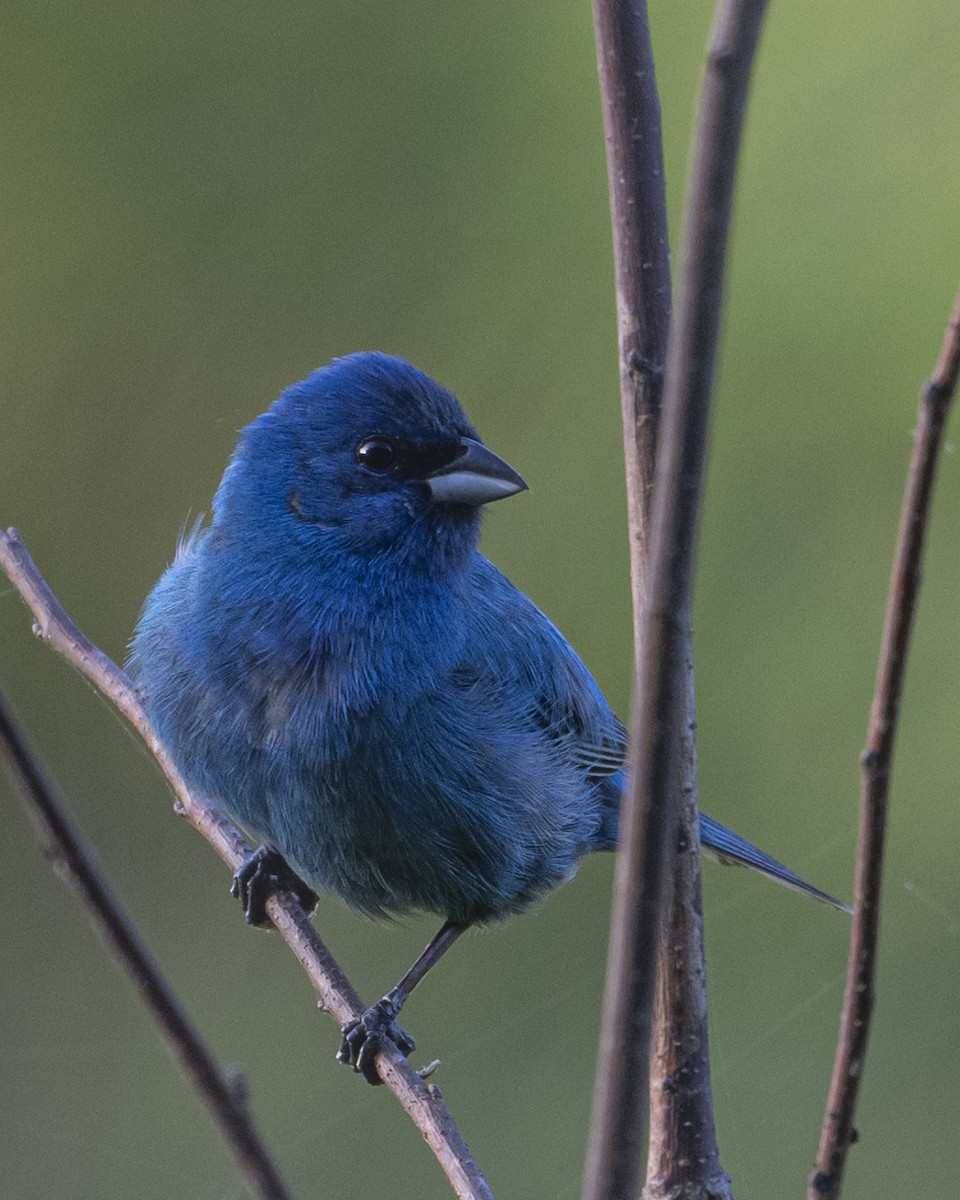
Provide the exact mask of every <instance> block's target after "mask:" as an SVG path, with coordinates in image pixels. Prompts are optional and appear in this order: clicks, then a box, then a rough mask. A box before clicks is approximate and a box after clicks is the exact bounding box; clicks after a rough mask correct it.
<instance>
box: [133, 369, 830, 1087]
mask: <svg viewBox="0 0 960 1200" xmlns="http://www.w3.org/2000/svg"><path fill="white" fill-rule="evenodd" d="M525 487H526V484H525V483H524V481H523V480H522V479H521V477H520V476H519V475H518V474H517V473H516V471H514V470H513V469H512V468H511V467H510V466H508V465H507V463H506V462H504V461H503V459H501V458H499V457H497V455H495V454H494V453H493V452H492V451H490V450H488V449H487V448H486V447H485V446H484V445H483V443H482V442H481V441H480V438H479V435H478V434H477V431H476V430H475V429H474V427H473V426H472V425H471V424H470V422H469V421H468V420H467V418H466V415H465V414H464V411H463V409H462V408H461V406H460V403H459V402H458V400H457V399H456V397H455V396H453V394H452V393H451V392H449V391H447V390H446V389H445V388H444V387H441V386H440V385H439V384H438V383H436V382H434V381H433V380H432V379H430V378H428V377H427V376H426V375H424V374H422V373H421V372H420V371H418V370H416V369H415V368H414V367H413V366H411V365H410V364H409V363H407V362H405V361H404V360H402V359H399V358H393V357H390V356H388V355H386V354H379V353H360V354H352V355H350V356H348V357H346V358H340V359H336V360H334V361H333V362H331V363H330V364H328V365H327V366H325V367H322V368H320V369H319V370H317V371H315V372H314V373H313V374H312V375H310V376H308V378H306V379H304V380H303V381H301V382H300V383H296V384H294V385H293V386H291V387H289V388H288V389H287V390H286V391H285V392H284V393H283V394H282V395H281V396H280V398H279V399H278V400H277V401H276V402H275V403H274V404H273V405H272V406H271V407H270V408H269V409H268V410H267V411H266V412H265V413H263V414H262V415H261V416H260V417H258V418H257V419H256V420H255V421H254V422H253V423H252V424H251V425H249V426H247V428H246V429H244V430H243V432H242V433H241V435H240V439H239V442H238V445H237V448H236V451H235V452H234V455H233V458H232V459H231V461H230V464H229V466H228V467H227V470H226V473H225V474H224V477H223V481H222V482H221V484H220V487H219V489H218V490H217V493H216V496H215V497H214V501H213V516H212V520H211V522H210V524H209V526H208V527H206V528H204V529H199V528H197V527H195V528H194V529H193V531H192V532H191V533H189V534H187V535H186V536H183V537H182V538H181V541H180V544H179V546H178V548H177V552H176V557H175V559H174V562H173V564H172V566H170V567H169V569H168V570H167V571H166V573H165V574H164V575H163V576H162V577H161V579H160V581H159V582H158V583H157V585H156V586H155V588H154V589H153V591H152V592H151V594H150V596H149V597H148V599H147V601H146V604H145V606H144V609H143V613H142V615H141V618H140V621H139V624H138V626H137V630H136V634H135V637H134V640H133V644H132V658H131V664H132V667H133V668H134V670H135V672H136V673H137V674H138V676H139V681H140V685H141V687H142V690H143V694H144V698H145V702H146V704H147V707H148V711H149V714H150V718H151V721H152V722H153V726H154V728H155V731H156V733H157V736H158V738H159V739H160V741H161V742H162V744H163V745H164V746H165V747H166V749H167V750H168V751H169V753H170V755H171V756H172V758H173V760H174V761H175V763H176V764H177V766H178V768H179V769H180V771H181V772H182V774H183V776H184V778H185V779H186V780H187V781H188V782H189V783H190V784H191V785H193V786H194V787H196V788H198V789H199V790H200V791H201V792H202V793H204V794H206V795H207V796H209V797H210V798H212V799H213V800H214V801H215V803H216V804H217V805H218V806H219V807H221V808H222V809H223V811H224V812H226V813H227V814H229V816H230V817H231V818H233V819H234V820H235V821H237V822H238V823H239V824H240V825H241V826H242V827H243V828H244V830H246V831H247V833H248V834H250V835H252V837H253V838H254V839H256V840H261V841H262V842H263V846H261V848H260V850H259V851H257V852H256V853H255V854H253V855H251V857H250V859H249V860H248V861H247V862H246V863H245V864H244V866H243V867H241V869H240V871H238V873H237V876H236V879H235V884H234V891H235V893H236V894H239V895H240V898H241V899H242V900H243V902H244V904H245V907H246V911H247V917H248V919H249V920H251V921H252V922H254V923H269V918H267V916H266V912H265V909H264V903H265V898H266V896H267V895H269V894H270V893H271V890H278V889H283V890H293V891H294V892H295V893H296V894H297V895H299V896H300V897H301V899H302V900H303V901H304V903H305V904H307V905H308V906H309V908H310V909H312V908H313V907H314V905H315V902H316V896H315V895H314V892H313V889H316V890H317V891H321V892H330V893H333V894H334V895H336V896H339V897H340V898H341V899H342V900H344V901H346V903H347V904H348V905H350V906H351V907H353V908H355V909H358V910H359V911H361V912H363V913H367V914H369V915H371V916H380V915H384V914H402V913H409V912H414V911H424V912H429V913H437V914H439V915H440V916H441V917H443V919H444V922H445V923H444V925H443V928H442V929H441V931H440V933H439V934H438V935H437V937H436V938H435V939H434V940H433V942H431V943H430V945H429V946H428V947H427V948H426V950H425V951H424V953H423V954H422V955H421V957H420V958H419V959H418V960H417V962H416V963H415V964H414V966H413V967H412V968H411V969H410V971H409V972H408V973H407V975H406V976H404V978H403V979H402V980H401V981H400V982H399V983H398V984H397V986H396V987H395V988H394V989H393V990H392V991H391V992H388V993H387V994H386V996H384V997H383V999H382V1000H381V1001H380V1002H379V1003H378V1004H376V1005H373V1006H372V1007H371V1008H370V1009H368V1010H367V1011H366V1012H365V1013H364V1015H363V1018H362V1019H361V1020H360V1021H359V1022H353V1023H351V1024H350V1025H347V1026H345V1027H344V1031H343V1032H344V1039H343V1044H342V1046H341V1049H340V1053H339V1055H338V1057H340V1058H341V1060H342V1061H345V1062H347V1063H348V1064H349V1065H351V1066H353V1067H354V1069H355V1070H360V1071H362V1072H363V1074H364V1075H365V1076H366V1077H367V1078H368V1079H369V1080H370V1081H371V1082H379V1077H378V1075H377V1071H376V1068H375V1064H374V1060H375V1057H376V1054H377V1051H378V1049H379V1048H380V1046H381V1044H382V1039H383V1038H384V1037H391V1038H393V1039H394V1040H395V1041H396V1042H397V1043H398V1044H399V1045H400V1046H401V1048H402V1049H404V1050H405V1051H409V1049H411V1048H412V1046H413V1040H412V1038H410V1037H409V1035H408V1034H406V1033H405V1032H404V1031H403V1030H402V1029H400V1027H399V1026H398V1025H397V1024H396V1016H397V1014H398V1013H399V1011H400V1008H401V1007H402V1005H403V1003H404V1001H405V1000H406V998H407V997H408V995H409V994H410V992H411V991H412V989H413V987H414V986H416V984H417V983H418V982H419V980H420V979H421V978H422V977H423V975H424V974H426V972H427V970H428V969H429V968H430V967H431V966H432V965H433V963H434V962H435V961H436V960H437V959H438V958H439V957H440V955H441V954H442V953H443V952H444V951H445V950H446V949H447V948H448V947H449V946H450V945H451V944H452V942H453V941H455V940H456V938H457V936H458V935H459V934H460V933H461V932H462V931H463V930H464V929H466V928H467V927H469V926H470V925H473V924H479V923H484V922H491V921H497V920H500V919H502V918H504V917H507V916H509V915H510V914H511V913H516V912H520V911H522V910H523V909H525V908H527V907H528V906H529V905H531V904H533V903H535V902H536V901H537V900H539V899H540V898H541V897H542V896H544V894H545V893H547V892H549V891H550V890H551V889H552V888H555V887H557V886H559V885H560V884H562V883H564V882H566V881H567V880H568V879H570V878H571V876H572V875H573V874H574V872H575V871H576V868H577V864H578V862H579V860H580V858H581V857H582V856H583V855H584V854H586V853H587V852H588V851H591V850H609V849H612V848H613V847H614V846H615V844H616V839H617V810H618V804H619V798H620V792H621V789H622V787H623V782H624V773H623V762H624V753H625V746H626V733H625V730H624V727H623V725H622V724H621V723H620V721H619V720H618V719H617V717H616V716H615V715H614V713H613V711H612V710H611V708H610V706H609V705H608V704H607V702H606V700H605V699H604V697H603V694H602V693H601V691H600V689H599V687H598V686H597V684H596V683H595V682H594V680H593V677H592V676H591V675H590V673H589V671H588V670H587V668H586V667H585V666H584V664H583V663H582V662H581V660H580V658H579V657H578V656H577V654H576V653H575V651H574V650H573V648H572V647H571V646H570V644H569V643H568V642H567V641H566V639H565V638H564V637H563V635H562V634H561V633H560V632H559V631H558V630H557V629H556V627H555V626H554V625H553V624H551V622H550V621H549V620H548V619H547V618H546V617H545V616H544V614H543V613H542V612H541V611H540V610H539V609H538V608H537V607H536V606H535V605H534V604H533V602H532V601H531V600H529V599H528V598H527V597H526V596H525V595H523V594H522V593H521V592H519V591H518V590H517V589H516V588H515V587H514V586H513V585H512V584H511V583H510V582H509V581H508V580H507V579H506V577H505V576H504V575H502V574H501V573H500V571H498V570H497V568H496V567H495V566H494V565H493V564H492V563H491V562H490V561H489V560H488V559H487V558H485V557H484V556H483V555H482V554H480V552H479V551H478V549H477V538H478V533H479V528H480V511H481V508H482V506H483V505H485V504H487V503H489V502H491V501H493V500H498V499H500V498H502V497H506V496H511V495H513V494H514V493H516V492H520V491H522V490H524V489H525ZM700 837H701V841H702V844H703V847H704V849H705V850H706V851H708V852H710V851H712V852H713V853H714V854H715V855H717V856H718V857H720V858H721V859H722V860H723V861H726V862H734V863H740V864H743V865H746V866H749V867H753V868H755V869H756V870H758V871H760V872H762V873H763V874H765V875H767V876H769V877H770V878H772V879H775V880H777V881H779V882H781V883H784V884H786V885H787V886H789V887H793V888H796V889H797V890H798V891H802V892H806V893H807V894H809V895H812V896H815V897H817V898H818V899H820V900H825V901H827V902H829V903H832V904H835V905H837V906H838V907H843V906H842V905H840V904H839V902H838V901H835V900H833V899H832V897H829V896H827V895H826V894H825V893H824V892H821V891H819V890H818V889H816V888H814V887H812V886H811V885H809V884H808V883H806V882H805V881H804V880H802V879H801V878H800V877H799V876H797V875H795V874H794V873H793V872H792V871H790V870H788V869H787V868H786V867H784V866H782V865H781V864H780V863H779V862H777V861H776V860H775V859H772V858H770V857H769V856H768V855H766V854H764V853H763V852H762V851H761V850H758V849H757V848H756V847H755V846H753V845H751V844H750V843H749V842H747V841H745V840H744V839H742V838H740V837H739V836H738V835H737V834H735V833H733V832H731V831H730V830H729V829H727V828H726V827H725V826H723V825H721V824H719V823H718V822H717V821H714V820H712V819H711V818H710V817H707V816H703V817H701V826H700ZM288 869H289V870H288ZM289 871H292V872H294V873H295V874H294V875H291V874H289Z"/></svg>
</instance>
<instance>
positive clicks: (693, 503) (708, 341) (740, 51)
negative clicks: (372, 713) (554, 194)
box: [584, 0, 766, 1200]
mask: <svg viewBox="0 0 960 1200" xmlns="http://www.w3.org/2000/svg"><path fill="white" fill-rule="evenodd" d="M765 9H766V3H765V0H725V2H724V3H721V5H720V6H719V8H718V13H717V17H716V20H715V25H714V33H713V36H712V41H711V47H710V54H709V59H708V64H707V73H706V78H705V81H704V87H703V92H702V95H701V102H700V115H699V121H698V128H697V135H696V141H695V146H694V159H693V167H692V172H691V180H690V187H689V192H688V200H687V220H686V253H685V258H684V267H683V272H682V279H681V289H680V296H681V299H680V305H679V308H678V309H677V310H676V311H675V313H674V318H673V323H672V324H671V331H670V340H669V348H668V355H667V365H666V379H665V391H664V397H663V418H662V425H661V430H660V444H659V446H658V448H657V455H656V477H655V484H654V491H653V508H652V519H651V525H650V530H651V532H650V545H649V562H650V569H649V578H650V584H649V595H648V597H647V600H646V604H645V607H644V609H643V614H642V621H641V626H640V629H639V631H638V634H639V636H638V643H639V656H638V659H637V681H636V687H635V693H634V703H633V717H632V727H631V737H630V745H631V751H630V760H629V770H630V776H631V783H632V789H633V792H632V795H633V796H634V797H635V801H634V802H626V803H625V805H624V811H623V813H622V817H621V831H620V847H621V850H620V854H619V856H618V861H617V871H616V881H615V895H614V918H613V927H612V931H611V945H610V959H609V966H608V975H607V990H606V995H605V1001H604V1019H603V1033H602V1038H601V1063H600V1067H599V1072H598V1077H599V1082H598V1088H597V1095H596V1100H595V1108H594V1130H593V1134H592V1141H591V1158H590V1164H589V1169H588V1174H587V1181H586V1188H585V1192H584V1195H585V1197H588V1198H589V1200H621V1198H622V1197H626V1196H632V1195H634V1194H635V1193H636V1185H637V1179H638V1175H639V1157H640V1133H639V1131H640V1127H641V1125H642V1118H643V1103H644V1095H645V1091H646V1086H647V1079H648V1072H649V1058H648V1055H649V1050H650V1028H651V1022H650V1011H651V1004H652V999H653V997H652V991H653V980H654V964H655V959H656V953H657V947H658V937H659V929H660V912H661V904H662V902H663V898H664V892H665V891H666V890H667V887H668V875H669V872H668V870H667V862H668V858H669V851H670V839H671V836H672V834H673V832H674V831H675V830H676V829H677V827H678V825H679V824H680V815H681V813H680V809H681V796H680V788H679V787H678V781H680V780H683V779H684V778H686V774H685V772H686V771H687V770H692V761H693V760H692V755H691V753H690V752H691V749H692V741H691V740H690V739H691V736H692V719H691V717H692V686H691V675H690V666H689V656H688V651H689V644H690V589H691V578H692V571H693V560H694V551H695V543H696V529H697V522H698V517H699V506H700V495H701V490H702V479H703V468H704V462H705V456H706V437H707V426H708V418H709V407H710V396H711V392H712V385H713V369H714V361H715V357H716V346H717V340H718V334H719V325H720V312H721V301H722V295H723V278H724V268H725V263H726V248H727V234H728V228H729V218H730V210H731V204H732V197H733V182H734V172H735V167H736V160H737V151H738V148H739V143H740V135H741V130H742V124H743V114H744V108H745V104H746V96H747V89H748V84H749V78H750V72H751V68H752V63H753V58H754V53H755V50H756V45H757V40H758V37H759V31H760V25H761V23H762V19H763V14H764V11H765ZM602 61H603V60H602V58H601V64H602ZM601 69H602V68H601ZM685 730H686V733H685V732H684V731H685ZM685 755H686V761H685ZM641 798H643V800H644V801H645V802H640V801H641ZM691 808H692V815H691ZM695 813H696V808H695V805H693V806H688V808H687V811H686V813H685V816H686V818H687V820H688V821H691V820H692V819H695ZM687 836H688V840H689V841H690V842H691V845H692V846H694V847H695V846H696V845H697V838H696V830H695V826H694V827H693V829H691V828H690V827H689V826H688V827H687ZM690 886H691V891H690V893H689V895H690V896H691V897H692V899H693V901H694V903H696V902H697V892H698V889H697V888H696V887H695V886H693V885H690ZM677 911H678V913H679V912H680V906H679V905H678V908H677ZM685 936H686V940H687V944H688V945H689V946H697V943H698V933H697V921H696V920H693V921H687V929H686V934H685ZM684 961H685V963H692V964H696V961H697V960H696V959H695V958H692V957H688V958H685V960H684ZM686 985H687V986H689V987H690V988H691V991H690V992H689V994H688V996H687V997H686V998H685V999H684V1004H687V1005H693V1006H695V1005H696V1003H697V998H698V997H699V996H701V995H702V993H701V992H700V991H699V989H700V987H701V985H702V981H698V979H697V973H696V970H695V969H694V970H692V971H689V972H688V977H687V981H686ZM703 1028H704V1031H705V1025H704V1027H703ZM705 1051H706V1047H705V1046H704V1053H705ZM691 1078H692V1076H691ZM699 1082H700V1083H702V1082H703V1079H702V1076H701V1077H700V1081H699ZM689 1101H690V1105H691V1108H690V1110H689V1112H688V1116H689V1115H690V1113H693V1114H695V1120H696V1125H697V1131H696V1136H695V1138H694V1139H693V1142H692V1144H696V1145H699V1146H700V1150H701V1151H703V1150H704V1149H706V1150H707V1151H708V1153H707V1155H706V1162H705V1163H704V1165H703V1167H702V1168H699V1169H698V1167H697V1166H696V1165H695V1164H693V1165H691V1168H690V1171H689V1174H687V1173H685V1172H682V1173H681V1174H682V1177H681V1179H680V1181H679V1182H680V1184H681V1185H682V1186H684V1187H685V1188H686V1190H685V1191H684V1193H683V1194H684V1195H691V1196H692V1195H727V1194H729V1183H728V1181H727V1179H726V1176H725V1175H724V1174H723V1172H722V1170H721V1169H720V1167H719V1162H718V1161H717V1160H716V1158H715V1153H714V1154H711V1153H710V1152H709V1151H710V1147H711V1145H712V1146H713V1148H714V1151H715V1140H714V1138H713V1118H712V1106H711V1101H710V1091H709V1087H705V1088H699V1089H698V1088H697V1087H694V1088H692V1089H691V1091H690V1093H689ZM688 1185H689V1186H688ZM698 1189H699V1191H698Z"/></svg>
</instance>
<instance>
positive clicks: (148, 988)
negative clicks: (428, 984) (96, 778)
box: [0, 691, 290, 1200]
mask: <svg viewBox="0 0 960 1200" xmlns="http://www.w3.org/2000/svg"><path fill="white" fill-rule="evenodd" d="M0 746H2V747H3V749H4V750H5V751H6V754H7V758H8V760H9V762H10V765H11V767H12V769H13V771H14V773H15V774H16V776H17V778H18V779H19V780H20V784H21V786H22V788H23V791H24V794H25V795H26V798H27V800H28V802H29V804H30V806H31V808H32V809H33V811H34V813H35V814H36V815H37V816H38V817H39V819H40V822H41V824H42V826H43V828H44V830H45V831H46V834H47V836H48V838H49V841H50V847H51V850H50V853H51V857H52V858H53V859H54V861H55V862H56V863H57V865H58V866H59V867H60V868H61V869H62V870H63V871H64V872H65V873H66V875H67V877H68V878H69V880H70V882H71V883H72V884H73V885H74V887H75V888H76V889H77V891H78V893H79V894H80V897H81V899H82V900H83V902H84V904H85V905H86V907H87V910H88V911H89V912H90V914H91V915H92V916H93V918H94V920H95V921H96V923H97V925H99V927H100V929H101V931H102V932H103V935H104V937H105V938H106V939H107V941H108V942H109V944H110V947H111V949H112V950H113V952H114V954H115V955H116V956H117V958H118V959H119V960H120V962H121V963H122V964H123V967H124V969H125V971H126V972H127V974H128V975H129V976H130V978H131V979H132V980H133V983H134V985H135V986H136V988H137V990H138V991H139V993H140V997H141V999H142V1000H143V1003H144V1005H145V1006H146V1008H147V1010H148V1011H149V1012H150V1015H151V1016H152V1017H153V1019H154V1020H155V1021H156V1023H157V1025H158V1026H159V1027H160V1031H161V1032H162V1033H163V1036H164V1037H165V1038H166V1039H167V1041H168V1042H169V1043H170V1046H171V1047H172V1049H173V1052H174V1054H175V1055H176V1056H177V1058H178V1059H179V1060H180V1064H181V1066H182V1067H183V1069H184V1071H185V1072H186V1073H187V1075H188V1077H189V1078H190V1080H191V1082H192V1083H193V1086H194V1087H195V1088H196V1090H197V1093H198V1094H199V1096H200V1099H201V1100H202V1101H203V1102H204V1104H205V1105H206V1106H207V1108H208V1110H209V1111H210V1114H211V1116H212V1117H213V1119H214V1120H215V1121H216V1122H217V1124H218V1125H219V1126H220V1130H221V1132H222V1133H223V1136H224V1138H225V1139H226V1141H227V1144H228V1145H229V1146H230V1148H231V1150H232V1151H233V1154H234V1157H235V1158H236V1160H237V1162H238V1163H239V1165H240V1169H241V1170H242V1171H243V1173H244V1175H245V1176H246V1177H247V1180H248V1182H249V1184H250V1187H251V1188H252V1190H253V1192H254V1194H255V1195H257V1196H260V1197H263V1200H289V1198H290V1192H289V1191H288V1190H287V1187H286V1185H285V1184H284V1182H283V1179H282V1178H281V1176H280V1172H279V1171H278V1170H277V1167H276V1165H275V1164H274V1162H273V1160H272V1158H271V1157H270V1153H269V1151H268V1150H267V1148H266V1146H265V1145H264V1144H263V1142H262V1141H261V1140H260V1135H259V1134H258V1133H257V1129H256V1126H255V1125H254V1123H253V1118H252V1116H251V1115H250V1111H249V1109H248V1107H247V1103H246V1098H245V1096H244V1094H243V1088H242V1086H238V1085H239V1084H240V1081H239V1080H237V1081H231V1080H228V1079H227V1077H226V1076H225V1075H224V1074H223V1072H222V1071H221V1070H220V1066H219V1064H218V1063H217V1060H216V1059H215V1058H214V1056H213V1053H212V1052H211V1050H210V1049H209V1047H208V1046H207V1045H206V1043H205V1042H204V1040H203V1038H202V1037H201V1036H200V1033H199V1032H198V1030H197V1029H196V1028H195V1027H194V1025H193V1022H192V1021H191V1020H190V1017H189V1016H188V1015H187V1013H186V1012H185V1010H184V1009H183V1007H182V1006H181V1004H180V1002H179V1000H178V999H177V997H176V996H175V995H174V993H173V991H172V990H171V988H170V985H169V984H168V983H167V981H166V979H165V978H164V977H163V974H162V972H161V971H160V968H159V967H158V966H157V964H156V962H155V961H154V959H153V957H152V956H151V954H150V952H149V951H148V950H147V948H146V946H144V944H143V942H142V941H141V939H140V935H139V934H138V933H137V931H136V929H134V927H133V925H132V924H131V923H130V920H129V918H128V917H127V915H126V913H124V911H123V909H122V908H121V906H120V902H119V901H118V900H117V898H116V896H115V895H114V894H113V892H112V891H111V889H110V887H109V885H108V884H107V882H106V880H105V879H104V878H103V876H102V874H101V873H100V871H99V870H98V869H97V867H96V865H95V864H94V861H93V856H92V855H91V854H90V851H89V850H88V849H87V847H86V846H85V845H84V842H83V839H82V838H81V836H80V834H79V833H78V832H77V830H76V829H75V828H74V827H73V824H72V822H71V821H70V820H69V818H68V817H67V815H66V813H65V812H64V811H63V807H62V805H61V804H60V801H59V799H58V798H57V796H56V793H55V792H54V790H53V788H52V787H51V785H50V783H49V781H48V780H47V778H46V776H45V775H44V773H43V771H42V769H41V767H40V764H39V762H38V761H37V758H36V756H35V755H34V754H33V752H32V751H31V749H30V747H29V745H28V744H27V740H26V738H25V736H24V734H23V731H22V730H21V729H20V727H19V725H18V723H17V721H16V719H15V718H14V715H13V713H12V711H11V710H10V706H9V704H8V703H7V699H6V696H4V694H3V692H2V691H0Z"/></svg>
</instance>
